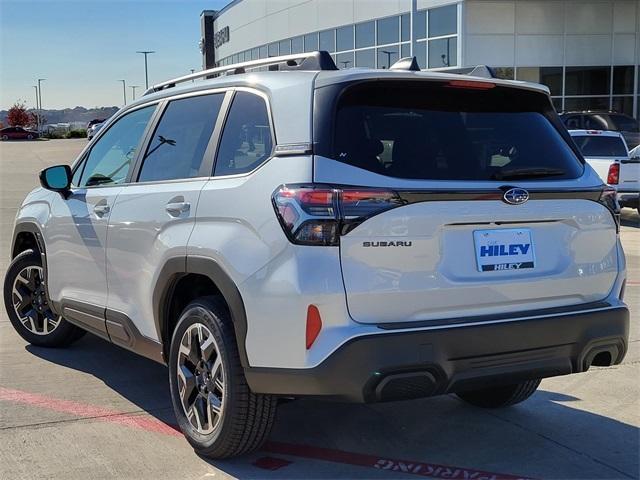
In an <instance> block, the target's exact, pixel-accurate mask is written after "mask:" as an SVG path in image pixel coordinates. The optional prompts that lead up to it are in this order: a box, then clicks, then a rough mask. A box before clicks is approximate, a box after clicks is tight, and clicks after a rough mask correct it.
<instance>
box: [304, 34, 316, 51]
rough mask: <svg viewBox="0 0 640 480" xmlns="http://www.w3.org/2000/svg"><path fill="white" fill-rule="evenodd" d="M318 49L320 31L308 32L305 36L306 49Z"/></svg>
mask: <svg viewBox="0 0 640 480" xmlns="http://www.w3.org/2000/svg"><path fill="white" fill-rule="evenodd" d="M316 50H318V32H315V33H308V34H307V35H305V36H304V51H305V52H315V51H316Z"/></svg>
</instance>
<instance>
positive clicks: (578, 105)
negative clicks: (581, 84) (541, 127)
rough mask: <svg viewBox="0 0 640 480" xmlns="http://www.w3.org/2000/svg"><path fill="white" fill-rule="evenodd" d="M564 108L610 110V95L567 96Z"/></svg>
mask: <svg viewBox="0 0 640 480" xmlns="http://www.w3.org/2000/svg"><path fill="white" fill-rule="evenodd" d="M564 109H565V110H566V111H572V110H578V111H580V110H609V97H579V98H565V99H564Z"/></svg>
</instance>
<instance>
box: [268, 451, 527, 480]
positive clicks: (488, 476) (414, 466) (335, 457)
mask: <svg viewBox="0 0 640 480" xmlns="http://www.w3.org/2000/svg"><path fill="white" fill-rule="evenodd" d="M263 450H265V451H267V452H269V453H278V454H280V455H293V456H295V457H304V458H310V459H314V460H324V461H326V462H334V463H342V464H347V465H355V466H359V467H369V468H375V469H377V470H387V471H390V472H398V473H409V474H413V475H419V476H421V477H428V478H441V479H458V480H463V479H464V480H517V479H520V480H525V477H520V476H518V475H509V474H503V473H494V472H485V471H482V470H475V469H473V468H460V467H453V466H450V465H437V464H434V463H424V462H415V461H410V460H398V459H392V458H389V457H382V456H377V455H367V454H362V453H354V452H345V451H342V450H333V449H330V448H321V447H312V446H309V445H294V444H290V443H280V442H267V443H266V444H265V446H264V447H263Z"/></svg>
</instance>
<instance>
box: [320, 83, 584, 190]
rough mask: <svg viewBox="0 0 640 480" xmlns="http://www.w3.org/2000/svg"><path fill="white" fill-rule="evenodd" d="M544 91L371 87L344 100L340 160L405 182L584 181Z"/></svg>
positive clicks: (337, 134) (339, 117)
mask: <svg viewBox="0 0 640 480" xmlns="http://www.w3.org/2000/svg"><path fill="white" fill-rule="evenodd" d="M552 114H553V113H552V110H551V106H550V104H549V102H548V100H547V98H546V96H544V95H543V94H540V93H536V92H529V91H525V90H519V89H513V88H505V87H494V88H489V89H485V90H478V89H469V88H452V87H451V86H448V85H446V84H442V83H435V82H391V81H388V82H369V83H363V84H359V85H356V86H352V87H350V88H348V89H347V90H346V91H345V92H344V93H343V94H342V95H341V97H340V100H339V102H338V105H337V110H336V119H335V123H334V133H333V148H332V149H330V150H329V151H330V155H331V157H332V158H333V159H335V160H338V161H341V162H344V163H348V164H350V165H353V166H356V167H359V168H363V169H365V170H369V171H371V172H375V173H378V174H382V175H387V176H391V177H397V178H406V179H433V180H508V179H526V178H532V179H533V178H543V177H549V178H550V179H563V178H577V177H578V176H580V175H581V173H582V171H583V168H582V164H581V163H580V161H579V160H578V158H577V156H576V155H575V153H574V152H573V150H572V149H571V147H570V146H569V144H568V142H567V141H566V140H565V139H564V138H563V137H562V136H561V135H560V133H559V131H558V130H557V129H556V128H555V127H554V126H553V125H552V123H551V121H550V120H549V115H552Z"/></svg>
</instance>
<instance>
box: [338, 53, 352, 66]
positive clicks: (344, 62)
mask: <svg viewBox="0 0 640 480" xmlns="http://www.w3.org/2000/svg"><path fill="white" fill-rule="evenodd" d="M336 65H337V66H338V68H353V67H354V66H355V64H354V61H353V52H347V53H338V54H337V55H336Z"/></svg>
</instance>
